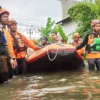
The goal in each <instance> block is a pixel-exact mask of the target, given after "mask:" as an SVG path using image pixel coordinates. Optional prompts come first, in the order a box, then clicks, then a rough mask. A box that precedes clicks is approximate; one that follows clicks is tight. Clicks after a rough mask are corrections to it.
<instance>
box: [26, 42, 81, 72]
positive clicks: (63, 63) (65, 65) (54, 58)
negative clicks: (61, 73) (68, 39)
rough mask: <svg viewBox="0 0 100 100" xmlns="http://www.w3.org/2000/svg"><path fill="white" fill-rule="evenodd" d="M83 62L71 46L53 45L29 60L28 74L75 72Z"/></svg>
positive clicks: (33, 55)
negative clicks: (59, 71) (61, 71)
mask: <svg viewBox="0 0 100 100" xmlns="http://www.w3.org/2000/svg"><path fill="white" fill-rule="evenodd" d="M82 63H83V60H82V58H81V56H80V55H79V54H78V53H77V51H76V49H75V48H74V47H73V46H72V45H70V44H51V45H48V46H46V47H44V48H43V49H41V50H39V51H36V52H35V53H34V54H32V55H31V56H30V57H29V58H28V59H27V64H28V72H38V71H57V70H75V69H79V68H81V67H82V66H81V64H82Z"/></svg>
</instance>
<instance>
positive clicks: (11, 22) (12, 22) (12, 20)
mask: <svg viewBox="0 0 100 100" xmlns="http://www.w3.org/2000/svg"><path fill="white" fill-rule="evenodd" d="M11 24H17V22H16V20H14V19H13V18H10V19H9V23H8V25H11Z"/></svg>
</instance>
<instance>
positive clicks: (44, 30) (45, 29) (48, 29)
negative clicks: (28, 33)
mask: <svg viewBox="0 0 100 100" xmlns="http://www.w3.org/2000/svg"><path fill="white" fill-rule="evenodd" d="M54 22H55V21H52V20H51V18H48V19H47V24H46V27H42V28H41V30H40V31H41V35H43V36H46V37H47V38H48V37H49V33H50V32H52V27H53V25H54Z"/></svg>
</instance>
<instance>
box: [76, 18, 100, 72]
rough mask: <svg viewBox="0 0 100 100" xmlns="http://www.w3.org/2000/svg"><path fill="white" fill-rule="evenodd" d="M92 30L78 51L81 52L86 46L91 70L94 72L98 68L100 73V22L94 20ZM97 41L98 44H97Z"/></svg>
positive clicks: (78, 47)
mask: <svg viewBox="0 0 100 100" xmlns="http://www.w3.org/2000/svg"><path fill="white" fill-rule="evenodd" d="M91 28H92V31H91V32H90V33H88V34H87V35H86V36H85V38H84V40H83V42H82V43H81V44H80V45H79V46H77V47H76V49H77V50H79V49H81V48H82V47H84V46H85V45H86V50H87V53H86V58H87V60H88V65H89V70H90V71H94V70H95V66H96V68H97V70H99V71H100V21H99V20H97V19H94V20H93V21H92V22H91ZM97 40H98V42H96V41H97Z"/></svg>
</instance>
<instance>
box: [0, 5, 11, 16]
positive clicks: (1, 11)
mask: <svg viewBox="0 0 100 100" xmlns="http://www.w3.org/2000/svg"><path fill="white" fill-rule="evenodd" d="M4 12H6V13H7V14H8V15H10V13H9V12H8V11H7V10H6V9H5V8H2V7H1V6H0V15H1V14H2V13H4Z"/></svg>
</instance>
